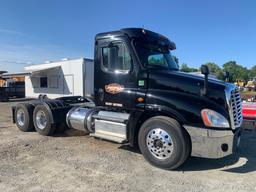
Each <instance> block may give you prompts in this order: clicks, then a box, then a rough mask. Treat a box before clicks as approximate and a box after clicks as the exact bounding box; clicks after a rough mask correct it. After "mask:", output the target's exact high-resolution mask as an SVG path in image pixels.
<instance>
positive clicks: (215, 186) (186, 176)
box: [0, 102, 256, 192]
mask: <svg viewBox="0 0 256 192" xmlns="http://www.w3.org/2000/svg"><path fill="white" fill-rule="evenodd" d="M11 105H15V103H14V102H12V103H0V114H1V116H0V191H1V192H8V191H19V192H22V191H24V192H30V191H47V192H48V191H72V192H79V191H83V192H84V191H175V192H177V191H223V192H224V191H225V192H227V191H248V192H252V191H256V134H255V133H253V132H247V133H244V135H243V138H242V143H241V148H240V149H239V150H238V153H237V154H236V155H232V156H229V157H226V158H223V159H221V160H209V159H201V158H190V160H189V161H188V162H187V163H186V164H185V165H184V166H183V167H182V168H180V169H179V170H177V171H165V170H161V169H158V168H155V167H152V166H151V165H149V164H148V163H147V162H146V161H145V160H144V159H143V157H142V155H141V154H140V153H139V152H138V151H136V150H133V149H131V148H129V147H127V146H121V145H119V144H114V143H110V142H106V141H102V140H97V139H94V138H91V137H88V136H85V135H83V133H81V132H79V131H75V130H69V131H66V132H65V133H64V134H62V135H56V136H54V137H44V136H40V135H38V134H37V133H36V132H30V133H23V132H21V131H19V130H18V129H17V128H16V126H15V125H13V124H12V123H11V113H10V106H11Z"/></svg>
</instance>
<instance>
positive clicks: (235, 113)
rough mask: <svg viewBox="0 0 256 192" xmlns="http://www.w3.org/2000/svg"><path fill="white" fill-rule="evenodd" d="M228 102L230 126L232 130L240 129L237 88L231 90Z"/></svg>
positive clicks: (239, 104)
mask: <svg viewBox="0 0 256 192" xmlns="http://www.w3.org/2000/svg"><path fill="white" fill-rule="evenodd" d="M229 102H230V103H229V105H230V119H231V126H232V128H233V129H236V128H238V127H240V126H241V125H242V122H243V115H242V101H241V97H240V92H239V89H238V88H235V89H233V90H231V93H230V101H229Z"/></svg>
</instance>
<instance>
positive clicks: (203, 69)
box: [201, 65, 210, 76]
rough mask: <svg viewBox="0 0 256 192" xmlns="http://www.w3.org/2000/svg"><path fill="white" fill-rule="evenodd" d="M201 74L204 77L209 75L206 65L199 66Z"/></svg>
mask: <svg viewBox="0 0 256 192" xmlns="http://www.w3.org/2000/svg"><path fill="white" fill-rule="evenodd" d="M201 73H202V74H203V75H205V76H207V75H209V73H210V70H209V67H208V66H207V65H202V66H201Z"/></svg>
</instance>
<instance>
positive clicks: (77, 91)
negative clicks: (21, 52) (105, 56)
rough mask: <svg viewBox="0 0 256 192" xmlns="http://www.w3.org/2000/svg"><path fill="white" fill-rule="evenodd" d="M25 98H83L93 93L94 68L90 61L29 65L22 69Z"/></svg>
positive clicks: (65, 61)
mask: <svg viewBox="0 0 256 192" xmlns="http://www.w3.org/2000/svg"><path fill="white" fill-rule="evenodd" d="M24 70H25V71H26V72H29V75H27V76H26V77H25V92H26V97H27V98H37V97H38V96H39V95H40V94H43V95H47V96H48V97H49V98H52V99H54V98H57V97H63V96H85V95H91V94H92V93H93V89H94V85H93V78H94V66H93V60H91V59H85V58H80V59H72V60H68V59H65V60H62V61H58V62H48V63H44V64H39V65H31V66H27V67H25V68H24Z"/></svg>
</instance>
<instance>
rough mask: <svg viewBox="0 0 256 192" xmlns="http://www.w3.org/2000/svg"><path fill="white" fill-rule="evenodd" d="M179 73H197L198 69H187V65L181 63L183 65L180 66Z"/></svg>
mask: <svg viewBox="0 0 256 192" xmlns="http://www.w3.org/2000/svg"><path fill="white" fill-rule="evenodd" d="M180 71H183V72H186V73H190V72H197V71H198V69H196V68H191V67H188V65H187V64H186V63H183V64H182V65H181V66H180Z"/></svg>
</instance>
